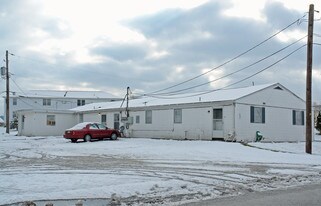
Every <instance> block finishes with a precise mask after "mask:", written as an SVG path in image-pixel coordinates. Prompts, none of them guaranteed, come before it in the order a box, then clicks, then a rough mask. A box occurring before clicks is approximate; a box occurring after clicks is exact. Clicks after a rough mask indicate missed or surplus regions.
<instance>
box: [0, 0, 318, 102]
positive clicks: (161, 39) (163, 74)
mask: <svg viewBox="0 0 321 206" xmlns="http://www.w3.org/2000/svg"><path fill="white" fill-rule="evenodd" d="M8 2H10V3H8V4H6V5H1V7H0V17H1V19H0V27H1V28H3V30H4V31H6V32H2V33H1V34H0V37H1V38H0V43H1V44H0V45H3V46H4V47H3V48H2V49H3V50H6V49H9V51H10V52H12V53H17V54H18V55H21V56H22V57H21V58H20V57H18V56H12V57H10V59H11V61H10V65H11V68H12V72H13V73H14V74H15V75H14V76H13V78H15V80H16V82H18V83H19V85H20V86H21V85H22V86H21V87H23V88H25V89H37V88H41V89H59V88H69V89H78V90H79V89H81V90H86V89H87V90H92V89H95V90H104V91H107V92H113V93H114V94H119V95H120V96H123V95H124V94H125V92H126V87H127V86H130V87H131V89H132V90H139V91H143V92H151V91H155V90H159V89H162V88H166V87H169V86H171V85H174V84H177V83H180V82H182V81H185V80H187V79H190V78H193V77H195V76H196V75H199V74H201V73H202V72H203V71H204V70H209V69H212V68H215V67H216V66H218V65H220V64H222V63H224V62H225V61H227V60H229V59H231V58H233V57H236V56H237V55H238V54H240V53H242V52H244V51H246V50H247V49H248V48H250V47H252V46H254V45H256V44H258V43H259V42H261V41H262V40H264V39H266V38H267V37H269V36H270V35H272V34H274V33H275V32H276V31H278V30H280V29H282V28H284V27H285V26H287V25H288V24H290V23H291V22H293V21H294V20H296V19H297V18H299V17H301V16H303V13H300V12H298V11H296V10H290V9H288V8H286V7H285V6H284V5H283V4H281V3H275V2H270V1H268V3H267V4H266V5H265V7H264V8H263V10H262V11H261V16H262V17H264V21H262V20H257V19H251V18H248V17H246V18H242V17H239V16H238V17H235V16H228V15H225V14H224V12H225V11H226V10H228V9H230V8H231V6H232V5H231V2H230V1H224V3H222V1H218V0H217V1H210V2H208V3H205V4H202V5H200V6H198V7H195V8H192V9H167V10H163V11H161V12H158V13H155V14H149V15H145V16H139V17H136V18H133V19H127V20H126V21H125V20H122V22H121V23H122V25H121V26H122V27H123V28H126V29H125V30H124V31H129V32H128V35H131V34H133V33H136V34H137V35H138V36H140V38H139V40H137V41H120V40H118V41H116V40H115V39H111V38H109V36H108V33H97V36H96V38H95V39H92V40H88V39H87V40H86V42H88V44H86V47H83V46H81V47H77V46H76V47H70V48H69V49H65V48H64V45H65V44H77V42H76V40H74V39H73V35H76V34H74V33H73V30H72V27H71V25H69V22H68V21H66V20H65V19H62V18H59V17H49V16H46V15H45V14H44V13H42V8H41V7H40V6H38V5H37V4H32V2H30V1H17V0H16V1H15V0H14V1H8ZM26 2H27V3H26ZM12 22H15V24H12ZM93 23H94V22H93ZM104 26H108V25H104ZM306 27H307V25H306V22H302V23H301V24H299V25H297V24H295V25H293V26H292V27H291V28H289V29H288V30H287V31H288V32H294V31H295V32H297V31H298V33H299V34H301V33H302V34H304V33H306ZM126 34H127V33H125V34H122V35H126ZM289 34H290V33H288V34H287V35H285V36H284V37H282V38H283V39H284V38H286V40H287V41H283V40H282V41H281V39H280V38H273V39H271V40H270V41H268V42H267V43H265V44H264V45H262V46H261V47H258V48H255V49H254V50H253V51H251V52H249V53H247V54H246V55H244V56H242V57H240V58H237V59H236V60H235V61H233V62H231V63H229V64H226V65H224V67H222V68H220V70H217V71H214V72H212V73H209V74H208V75H204V76H202V77H200V78H197V79H195V80H193V81H191V82H188V83H187V84H183V85H181V86H179V87H177V88H173V90H176V89H177V90H179V89H184V88H186V87H191V86H195V85H198V84H202V83H205V82H207V81H211V80H213V79H215V78H220V77H223V76H224V75H227V74H230V73H232V72H235V71H237V70H239V69H241V68H244V67H246V66H248V65H249V64H251V63H253V62H255V61H258V60H259V59H261V58H264V57H266V56H267V55H269V54H271V53H273V52H275V51H277V50H279V49H281V48H283V47H285V46H286V45H288V44H289V43H291V42H292V41H293V40H294V37H293V36H291V35H289ZM300 37H301V36H300ZM300 37H298V38H300ZM79 44H81V45H85V44H83V42H79ZM302 44H304V42H301V43H300V44H298V45H295V46H293V47H291V48H289V49H287V50H285V51H283V52H281V53H280V54H278V55H275V56H273V57H272V58H270V59H268V60H266V61H264V62H261V63H259V64H256V65H254V66H253V67H250V68H248V69H246V70H243V71H242V72H239V73H236V74H234V75H231V76H228V77H226V78H224V79H223V81H221V83H222V82H223V83H222V85H223V84H224V86H225V85H226V84H229V83H234V82H236V81H238V80H241V79H244V78H246V77H248V76H250V75H252V74H254V73H255V72H258V71H260V70H261V69H264V68H265V67H267V66H269V65H271V64H272V63H274V62H275V61H277V60H279V59H280V58H282V57H284V56H285V55H287V54H289V53H290V52H291V51H293V50H294V49H295V48H297V47H298V46H300V45H302ZM48 45H49V46H48ZM31 48H32V49H31ZM48 48H50V49H48ZM81 52H83V53H84V55H83V56H84V57H83V60H84V61H80V60H81V59H82V58H81V56H79V55H78V54H79V53H81ZM315 52H316V53H315V56H318V55H320V54H319V50H318V49H317V47H316V50H315ZM76 55H77V56H78V58H75V56H76ZM86 58H90V60H94V61H88V60H86ZM305 58H306V54H305V48H303V49H301V50H300V51H299V52H297V53H295V54H293V55H291V56H290V57H289V58H287V59H286V60H284V61H282V63H280V64H278V65H275V66H274V67H272V68H271V69H269V70H267V71H266V72H263V73H260V74H259V75H257V76H255V77H253V78H251V79H248V80H246V81H245V82H243V83H241V84H238V85H236V86H244V85H251V84H252V82H255V84H261V83H270V82H280V83H281V84H284V85H285V86H287V87H288V88H289V89H291V90H293V91H294V92H295V93H298V94H299V95H300V96H304V95H303V94H304V78H305V77H304V71H305V67H306V65H305V64H306V59H305ZM79 59H80V60H79ZM315 59H316V60H315V64H316V65H315V66H316V67H318V68H321V66H320V63H321V62H320V61H319V60H318V59H317V58H315ZM296 79H297V80H296ZM317 80H318V78H316V79H315V81H317ZM220 86H221V85H220V82H219V81H218V82H215V84H207V85H205V86H202V87H197V88H196V89H197V90H208V89H213V88H214V89H215V88H217V87H220ZM13 89H17V88H15V87H14V86H13ZM122 93H124V94H122ZM315 93H320V94H321V90H320V89H316V90H315ZM319 96H320V95H319ZM320 99H321V97H320Z"/></svg>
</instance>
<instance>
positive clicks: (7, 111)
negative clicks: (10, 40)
mask: <svg viewBox="0 0 321 206" xmlns="http://www.w3.org/2000/svg"><path fill="white" fill-rule="evenodd" d="M8 56H9V52H8V50H6V133H8V134H9V133H10V130H9V129H10V123H9V57H8Z"/></svg>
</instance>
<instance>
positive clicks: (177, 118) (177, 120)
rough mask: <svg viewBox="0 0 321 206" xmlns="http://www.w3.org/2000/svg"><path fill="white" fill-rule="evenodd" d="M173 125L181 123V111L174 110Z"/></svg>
mask: <svg viewBox="0 0 321 206" xmlns="http://www.w3.org/2000/svg"><path fill="white" fill-rule="evenodd" d="M174 123H176V124H181V123H182V109H174Z"/></svg>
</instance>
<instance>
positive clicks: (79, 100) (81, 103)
mask: <svg viewBox="0 0 321 206" xmlns="http://www.w3.org/2000/svg"><path fill="white" fill-rule="evenodd" d="M85 104H86V101H85V100H84V99H78V100H77V106H83V105H85Z"/></svg>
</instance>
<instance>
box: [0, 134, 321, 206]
mask: <svg viewBox="0 0 321 206" xmlns="http://www.w3.org/2000/svg"><path fill="white" fill-rule="evenodd" d="M257 144H259V145H257ZM253 146H255V147H257V146H260V147H261V148H262V147H266V148H268V149H267V150H265V149H258V148H255V147H248V146H244V145H242V144H239V143H228V142H215V141H175V140H155V139H131V138H126V139H124V138H121V139H119V140H117V141H110V140H105V141H93V142H86V143H84V142H79V143H71V142H70V141H67V140H65V139H63V138H62V137H23V136H22V137H19V136H14V135H5V134H3V135H2V137H1V139H0V158H1V159H0V161H1V166H0V182H1V186H0V205H5V204H9V205H18V204H14V203H19V202H23V201H38V202H39V201H40V200H43V202H47V201H51V202H55V201H56V200H60V201H64V202H66V204H68V200H72V201H76V200H79V199H81V200H83V201H84V202H85V204H84V205H86V201H87V203H88V204H87V205H89V200H98V199H99V200H100V202H102V204H104V205H106V204H109V203H110V202H112V201H116V202H118V203H122V204H123V205H132V204H136V205H148V204H149V205H162V204H164V205H179V204H183V203H188V202H193V201H200V200H205V199H213V198H217V197H226V196H235V195H240V194H244V193H248V192H254V191H265V190H274V189H280V188H287V187H293V186H298V185H305V184H310V183H317V182H319V183H320V182H321V180H320V178H319V177H320V174H321V149H320V148H321V145H320V142H315V143H314V154H313V155H307V154H305V153H304V143H286V145H284V144H283V145H282V147H280V145H278V144H275V145H273V144H264V143H256V144H253ZM301 146H302V151H301V149H300V148H301ZM273 148H275V149H280V148H283V150H284V148H289V151H290V152H286V151H282V152H275V151H271V149H273ZM280 150H281V149H280ZM59 205H62V203H61V204H59ZM69 205H70V203H69Z"/></svg>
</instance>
